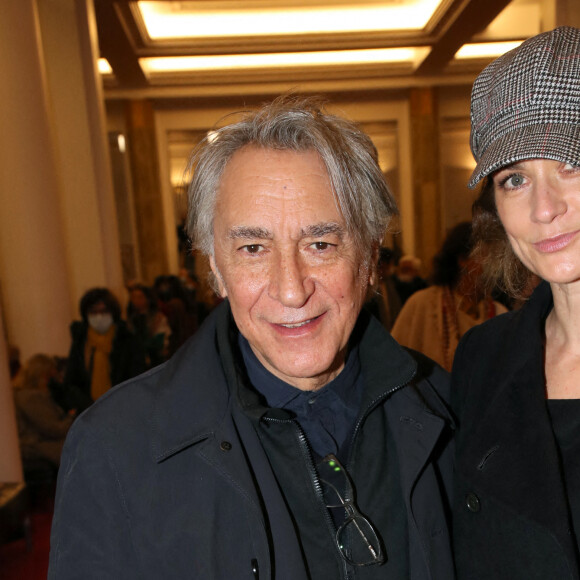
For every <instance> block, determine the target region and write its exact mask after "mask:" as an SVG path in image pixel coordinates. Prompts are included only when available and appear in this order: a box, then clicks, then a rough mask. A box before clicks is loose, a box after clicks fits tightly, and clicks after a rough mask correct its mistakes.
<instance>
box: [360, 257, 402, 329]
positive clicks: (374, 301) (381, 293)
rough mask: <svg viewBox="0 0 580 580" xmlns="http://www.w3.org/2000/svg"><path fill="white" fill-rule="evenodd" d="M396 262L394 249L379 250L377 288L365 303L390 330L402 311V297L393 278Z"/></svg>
mask: <svg viewBox="0 0 580 580" xmlns="http://www.w3.org/2000/svg"><path fill="white" fill-rule="evenodd" d="M394 262H395V256H394V253H393V250H391V249H390V248H381V249H380V250H379V263H378V268H377V274H378V283H377V288H376V291H375V293H374V294H373V296H372V297H371V298H370V300H369V301H368V302H367V304H366V305H365V307H366V308H367V310H369V311H370V312H371V313H372V314H373V315H374V316H376V317H377V318H378V319H379V320H380V321H381V323H382V325H383V326H384V327H385V328H386V329H387V330H389V331H390V330H391V328H392V327H393V324H394V323H395V320H396V318H397V316H398V315H399V312H400V311H401V299H400V298H399V294H398V292H397V289H396V288H395V282H394V280H393V272H394V268H395V264H394Z"/></svg>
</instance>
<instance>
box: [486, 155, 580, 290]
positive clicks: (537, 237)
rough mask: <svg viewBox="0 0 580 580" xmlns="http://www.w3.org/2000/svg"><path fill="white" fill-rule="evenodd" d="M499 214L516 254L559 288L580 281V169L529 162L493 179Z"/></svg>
mask: <svg viewBox="0 0 580 580" xmlns="http://www.w3.org/2000/svg"><path fill="white" fill-rule="evenodd" d="M493 187H494V194H495V202H496V206H497V211H498V214H499V217H500V219H501V221H502V224H503V226H504V228H505V231H506V233H507V236H508V239H509V241H510V243H511V245H512V248H513V250H514V252H515V253H516V255H517V256H518V257H519V259H520V260H521V261H522V262H523V264H524V265H525V266H526V267H527V268H528V269H529V270H531V271H532V272H534V273H535V274H537V275H538V276H540V277H541V278H543V279H544V280H547V281H548V282H552V283H556V284H567V283H570V282H575V281H577V280H579V279H580V167H579V166H573V165H570V164H567V163H562V162H560V161H553V160H549V159H527V160H525V161H520V162H517V163H514V164H512V165H509V166H508V167H505V168H503V169H500V170H499V171H497V172H496V173H494V174H493Z"/></svg>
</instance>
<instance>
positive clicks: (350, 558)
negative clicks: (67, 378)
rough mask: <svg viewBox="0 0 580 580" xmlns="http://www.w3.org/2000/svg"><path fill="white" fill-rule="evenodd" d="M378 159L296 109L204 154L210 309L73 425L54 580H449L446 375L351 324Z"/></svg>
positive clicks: (201, 211)
mask: <svg viewBox="0 0 580 580" xmlns="http://www.w3.org/2000/svg"><path fill="white" fill-rule="evenodd" d="M373 149H374V147H373V145H372V142H371V140H370V139H369V137H368V136H367V135H365V134H364V133H362V132H361V130H360V129H359V128H358V127H357V126H356V125H355V124H354V123H351V122H349V121H346V120H344V119H341V118H339V117H336V116H333V115H331V114H329V113H328V112H326V111H325V110H324V108H322V107H321V105H320V102H319V101H317V100H315V99H304V98H299V97H291V96H284V97H281V98H280V99H278V100H276V101H274V102H273V103H270V104H268V105H266V106H264V107H263V108H261V109H259V110H257V111H254V112H251V113H246V114H245V115H244V116H243V118H241V119H240V120H239V121H238V122H237V123H234V124H231V125H228V126H225V127H223V128H221V129H220V130H219V131H218V132H217V138H215V139H213V140H212V141H211V142H210V141H205V142H204V143H203V144H202V145H201V147H200V148H199V149H198V151H197V153H196V156H195V157H194V160H193V168H194V169H193V180H192V183H191V186H190V190H189V202H190V205H189V207H190V215H189V232H190V233H191V235H192V238H193V239H194V243H195V246H196V248H198V249H200V250H201V251H203V252H205V253H206V254H208V255H209V261H210V265H211V270H212V275H213V282H214V287H215V288H216V290H217V291H218V292H219V294H220V295H221V296H222V297H223V298H224V300H223V302H222V303H221V304H220V305H219V306H218V307H216V308H215V309H214V310H213V311H212V313H211V314H210V315H209V316H208V318H207V319H206V320H205V322H204V325H203V326H202V327H201V328H200V329H199V330H198V331H197V333H196V334H195V335H194V336H193V337H192V338H191V339H190V340H189V341H187V342H186V343H185V344H184V346H183V347H182V348H181V349H180V350H179V351H178V352H177V353H176V354H175V355H174V356H173V357H172V358H171V359H170V360H169V361H167V362H166V363H164V364H163V365H161V366H159V367H156V368H155V369H152V370H151V371H149V372H148V373H146V374H145V375H143V376H142V377H140V378H137V379H134V380H132V381H129V382H127V383H125V384H124V385H122V386H120V387H119V388H117V389H115V390H114V392H112V393H111V395H110V396H108V397H103V398H102V399H101V400H100V401H99V402H97V403H96V404H95V405H93V407H92V408H91V409H90V410H89V411H88V412H87V413H85V414H84V415H83V416H82V417H80V418H79V419H77V421H76V422H75V425H74V426H73V429H72V430H71V432H70V434H69V437H68V440H67V444H66V445H65V452H64V460H63V468H62V469H61V475H60V477H59V482H58V491H57V500H56V505H57V507H56V510H55V515H54V520H53V531H52V540H51V545H52V549H51V556H50V558H51V560H50V571H49V578H50V579H51V580H56V579H58V580H67V579H68V578H83V579H84V580H90V579H99V580H100V579H102V578H123V579H124V580H132V579H137V578H139V579H141V580H146V579H152V580H153V579H155V580H158V579H159V578H165V579H176V580H177V579H179V580H181V579H183V578H203V579H206V578H207V579H211V580H220V579H224V580H231V579H234V578H235V579H242V578H243V579H245V578H248V579H250V578H260V580H272V579H274V578H275V579H276V580H307V579H316V580H339V579H346V578H354V577H356V578H361V579H363V578H364V579H365V580H371V579H375V578H376V579H379V578H380V579H384V578H389V579H391V580H452V579H453V576H454V572H453V562H452V556H451V550H450V543H449V532H448V526H447V514H448V507H449V503H450V497H449V495H448V492H449V488H450V486H451V471H452V465H451V463H450V459H451V457H452V451H451V437H452V425H453V420H452V417H451V415H450V414H449V410H448V408H447V404H446V397H447V395H448V392H447V388H448V377H447V373H446V372H445V371H443V369H441V368H440V367H438V366H437V365H435V363H433V362H432V361H429V360H428V359H426V358H425V357H423V356H421V355H420V354H418V353H414V352H409V351H407V350H405V349H403V348H402V347H401V346H399V345H398V344H397V343H396V342H395V341H394V340H393V339H392V338H391V336H390V335H389V334H388V332H387V331H386V330H385V329H384V328H383V326H382V325H381V324H380V323H379V322H378V321H377V320H376V319H375V318H373V317H372V316H370V315H369V314H368V313H366V312H364V311H362V307H363V304H364V302H365V300H366V298H367V296H368V293H369V289H370V287H371V286H373V285H374V284H375V283H376V275H377V274H376V261H377V258H378V250H379V247H380V243H381V240H382V237H383V236H384V234H385V232H386V230H387V227H388V224H389V221H390V219H391V217H392V215H393V214H394V213H396V211H397V209H396V205H395V201H394V198H393V196H392V194H391V193H390V191H389V189H388V187H387V184H386V182H385V179H384V175H383V173H382V171H381V169H380V167H379V165H378V164H377V162H376V159H375V156H374V154H373ZM361 311H362V312H361Z"/></svg>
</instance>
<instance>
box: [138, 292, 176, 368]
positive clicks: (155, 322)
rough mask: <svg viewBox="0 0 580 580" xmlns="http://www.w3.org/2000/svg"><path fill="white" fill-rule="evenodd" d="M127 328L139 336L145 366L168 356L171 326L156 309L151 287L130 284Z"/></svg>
mask: <svg viewBox="0 0 580 580" xmlns="http://www.w3.org/2000/svg"><path fill="white" fill-rule="evenodd" d="M127 323H128V325H129V329H130V330H131V331H132V332H133V333H134V334H135V336H137V338H139V340H140V341H141V344H142V346H143V350H144V351H145V353H146V365H147V368H152V367H154V366H157V365H158V364H161V363H162V362H164V361H165V360H167V358H168V357H169V337H170V336H171V328H170V327H169V323H168V322H167V318H166V316H165V314H163V312H161V311H160V310H159V309H158V305H157V298H156V296H155V293H154V292H153V289H152V288H149V287H148V286H145V285H143V284H132V285H131V287H130V289H129V303H128V304H127Z"/></svg>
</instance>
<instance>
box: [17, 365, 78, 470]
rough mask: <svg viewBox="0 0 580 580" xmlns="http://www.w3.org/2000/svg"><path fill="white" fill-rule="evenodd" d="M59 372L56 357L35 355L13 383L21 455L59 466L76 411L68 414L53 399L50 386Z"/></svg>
mask: <svg viewBox="0 0 580 580" xmlns="http://www.w3.org/2000/svg"><path fill="white" fill-rule="evenodd" d="M56 373H57V366H56V362H55V361H54V359H53V358H51V357H49V356H47V355H44V354H36V355H34V356H33V357H32V358H30V359H29V360H28V362H27V363H26V365H25V366H24V368H23V369H22V370H21V372H20V374H19V375H18V378H17V380H16V381H15V384H14V404H15V407H16V417H17V421H18V436H19V440H20V452H21V454H22V459H23V461H24V463H25V464H26V461H27V460H35V459H39V458H42V459H45V460H47V461H49V462H50V463H52V464H53V465H54V466H55V467H58V466H59V465H60V455H61V452H62V446H63V444H64V439H65V437H66V434H67V432H68V430H69V427H70V426H71V424H72V422H73V417H74V414H75V413H74V411H71V412H69V413H66V412H65V411H64V410H63V409H62V408H61V407H59V406H58V405H57V404H56V403H55V402H54V400H53V398H52V395H51V393H50V390H49V383H50V381H51V379H52V378H53V377H54V376H55V375H56Z"/></svg>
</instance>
